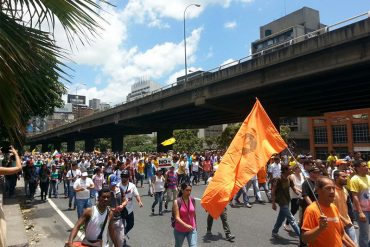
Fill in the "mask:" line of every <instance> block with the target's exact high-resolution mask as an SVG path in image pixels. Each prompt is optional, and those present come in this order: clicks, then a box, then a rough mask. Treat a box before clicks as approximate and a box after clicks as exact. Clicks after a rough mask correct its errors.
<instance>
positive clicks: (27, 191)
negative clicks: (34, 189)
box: [24, 179, 30, 198]
mask: <svg viewBox="0 0 370 247" xmlns="http://www.w3.org/2000/svg"><path fill="white" fill-rule="evenodd" d="M24 193H25V194H26V198H28V197H29V196H30V186H29V183H28V179H24Z"/></svg>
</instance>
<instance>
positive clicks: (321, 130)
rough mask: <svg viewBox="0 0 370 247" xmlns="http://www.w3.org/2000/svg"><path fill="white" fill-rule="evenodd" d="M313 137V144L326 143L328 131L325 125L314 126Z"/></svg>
mask: <svg viewBox="0 0 370 247" xmlns="http://www.w3.org/2000/svg"><path fill="white" fill-rule="evenodd" d="M314 138H315V144H327V143H328V133H327V131H326V126H318V127H315V128H314Z"/></svg>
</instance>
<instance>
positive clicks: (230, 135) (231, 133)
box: [218, 123, 241, 149]
mask: <svg viewBox="0 0 370 247" xmlns="http://www.w3.org/2000/svg"><path fill="white" fill-rule="evenodd" d="M240 126H241V123H236V124H229V125H228V126H227V127H226V128H225V129H224V131H223V132H222V134H221V136H220V138H219V140H218V141H219V147H220V148H223V149H226V148H227V147H228V146H229V145H230V143H231V141H232V140H233V139H234V137H235V135H236V133H237V132H238V130H239V129H240Z"/></svg>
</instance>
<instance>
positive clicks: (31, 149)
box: [30, 143, 36, 152]
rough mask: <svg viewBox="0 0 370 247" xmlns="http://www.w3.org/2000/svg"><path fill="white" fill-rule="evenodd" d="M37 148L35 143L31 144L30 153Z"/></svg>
mask: <svg viewBox="0 0 370 247" xmlns="http://www.w3.org/2000/svg"><path fill="white" fill-rule="evenodd" d="M35 148H36V144H35V143H31V144H30V152H32V151H33V150H34V149H35Z"/></svg>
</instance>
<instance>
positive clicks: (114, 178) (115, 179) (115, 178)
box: [109, 175, 118, 186]
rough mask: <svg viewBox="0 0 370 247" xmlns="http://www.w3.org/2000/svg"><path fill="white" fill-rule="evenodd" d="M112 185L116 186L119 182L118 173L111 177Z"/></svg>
mask: <svg viewBox="0 0 370 247" xmlns="http://www.w3.org/2000/svg"><path fill="white" fill-rule="evenodd" d="M109 180H110V186H116V185H117V184H118V178H117V176H116V175H112V176H110V177H109Z"/></svg>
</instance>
